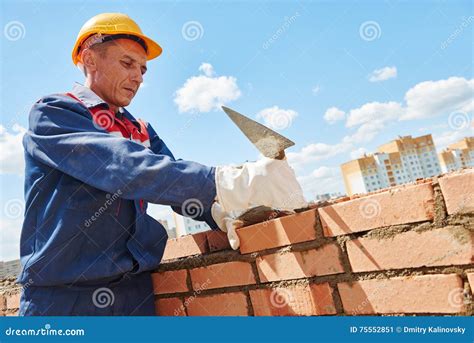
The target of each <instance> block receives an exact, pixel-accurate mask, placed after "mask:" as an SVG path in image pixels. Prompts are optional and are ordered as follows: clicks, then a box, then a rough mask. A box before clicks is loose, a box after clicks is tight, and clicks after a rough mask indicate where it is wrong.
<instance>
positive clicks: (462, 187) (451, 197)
mask: <svg viewBox="0 0 474 343" xmlns="http://www.w3.org/2000/svg"><path fill="white" fill-rule="evenodd" d="M439 185H440V186H441V192H442V193H443V197H444V202H445V203H446V209H447V210H448V214H453V213H465V212H473V211H474V191H473V190H474V170H472V169H471V170H468V171H465V172H463V173H459V174H454V175H447V176H444V177H442V178H440V179H439Z"/></svg>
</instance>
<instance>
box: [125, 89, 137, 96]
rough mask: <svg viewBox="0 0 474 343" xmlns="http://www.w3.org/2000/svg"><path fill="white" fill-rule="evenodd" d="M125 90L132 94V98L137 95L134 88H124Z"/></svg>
mask: <svg viewBox="0 0 474 343" xmlns="http://www.w3.org/2000/svg"><path fill="white" fill-rule="evenodd" d="M124 89H125V90H126V91H128V92H130V94H131V95H132V96H134V95H135V90H134V89H133V88H128V87H124Z"/></svg>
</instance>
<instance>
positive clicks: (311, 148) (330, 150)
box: [286, 142, 351, 168]
mask: <svg viewBox="0 0 474 343" xmlns="http://www.w3.org/2000/svg"><path fill="white" fill-rule="evenodd" d="M350 148H351V144H350V143H345V142H341V143H338V144H333V145H331V144H326V143H312V144H308V145H306V146H305V147H303V148H302V149H301V150H300V151H299V152H289V153H287V154H286V156H287V158H288V163H290V164H291V165H292V166H294V167H295V168H299V167H301V166H303V165H305V164H308V163H311V162H315V161H319V160H323V159H327V158H330V157H333V156H336V155H338V154H341V153H343V152H346V151H348V150H349V149H350Z"/></svg>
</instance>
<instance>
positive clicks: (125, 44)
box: [92, 39, 146, 107]
mask: <svg viewBox="0 0 474 343" xmlns="http://www.w3.org/2000/svg"><path fill="white" fill-rule="evenodd" d="M113 43H114V44H110V46H108V47H107V49H106V51H105V52H104V53H101V54H100V53H95V54H94V55H95V57H96V58H95V61H96V66H95V68H96V69H95V72H94V73H93V75H92V85H93V90H94V91H95V92H96V94H97V95H99V96H100V97H101V98H102V99H103V100H104V101H106V102H107V103H108V104H110V105H113V106H117V107H124V106H127V105H129V104H130V102H131V101H132V99H133V97H134V96H135V94H136V93H137V91H138V88H139V87H140V84H141V83H142V82H143V75H144V74H145V72H146V52H145V50H144V49H143V47H142V46H141V45H140V44H138V43H137V42H134V41H132V40H130V39H117V40H114V41H113ZM105 44H107V43H105Z"/></svg>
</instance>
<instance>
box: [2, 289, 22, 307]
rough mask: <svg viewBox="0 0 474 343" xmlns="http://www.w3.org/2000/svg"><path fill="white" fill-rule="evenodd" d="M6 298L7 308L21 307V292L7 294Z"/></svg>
mask: <svg viewBox="0 0 474 343" xmlns="http://www.w3.org/2000/svg"><path fill="white" fill-rule="evenodd" d="M4 296H5V298H6V308H7V309H16V308H19V307H20V296H21V293H20V292H17V293H12V294H5V295H4Z"/></svg>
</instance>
